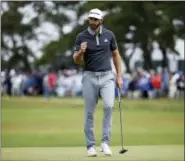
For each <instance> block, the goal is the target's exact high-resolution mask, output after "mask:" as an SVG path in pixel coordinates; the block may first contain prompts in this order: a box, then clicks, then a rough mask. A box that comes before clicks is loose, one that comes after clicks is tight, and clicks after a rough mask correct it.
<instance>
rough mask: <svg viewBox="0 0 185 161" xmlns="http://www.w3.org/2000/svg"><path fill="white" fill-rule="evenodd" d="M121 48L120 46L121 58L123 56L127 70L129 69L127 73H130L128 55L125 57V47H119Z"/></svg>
mask: <svg viewBox="0 0 185 161" xmlns="http://www.w3.org/2000/svg"><path fill="white" fill-rule="evenodd" d="M119 46H120V48H119V52H120V56H121V58H122V60H123V61H124V63H125V66H126V68H127V69H126V71H127V72H128V73H130V66H129V60H128V58H127V57H126V55H125V49H124V46H123V45H119Z"/></svg>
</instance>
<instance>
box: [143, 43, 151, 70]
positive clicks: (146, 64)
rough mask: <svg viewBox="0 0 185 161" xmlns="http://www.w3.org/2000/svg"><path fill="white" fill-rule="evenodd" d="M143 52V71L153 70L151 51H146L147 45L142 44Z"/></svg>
mask: <svg viewBox="0 0 185 161" xmlns="http://www.w3.org/2000/svg"><path fill="white" fill-rule="evenodd" d="M141 47H142V50H143V58H144V69H145V70H147V71H148V70H150V69H153V63H152V59H151V51H150V50H148V49H147V44H143V45H142V46H141Z"/></svg>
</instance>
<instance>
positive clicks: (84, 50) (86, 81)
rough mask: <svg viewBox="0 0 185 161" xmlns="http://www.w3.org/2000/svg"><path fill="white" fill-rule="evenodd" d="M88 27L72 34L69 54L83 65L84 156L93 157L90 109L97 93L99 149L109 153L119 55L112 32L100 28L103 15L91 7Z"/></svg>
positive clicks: (95, 100)
mask: <svg viewBox="0 0 185 161" xmlns="http://www.w3.org/2000/svg"><path fill="white" fill-rule="evenodd" d="M88 23H89V27H88V28H87V29H86V30H84V31H82V32H81V33H79V34H78V35H77V37H76V42H75V48H74V49H75V51H74V55H73V59H74V62H75V63H76V64H82V63H83V64H84V74H83V78H82V84H83V97H84V106H85V107H84V133H85V138H86V145H87V153H88V156H97V152H96V144H95V136H94V112H95V108H96V104H97V102H98V97H99V95H100V96H101V98H102V100H103V103H104V108H103V112H104V116H103V122H102V138H101V151H102V152H103V153H104V154H105V155H108V156H111V155H112V152H111V149H110V147H109V146H110V137H111V127H112V111H113V106H114V99H115V79H116V84H117V87H118V88H121V87H122V72H121V61H120V60H121V58H120V54H119V51H118V46H117V43H116V38H115V35H114V33H113V32H112V31H110V30H108V29H106V28H104V27H103V25H102V23H103V14H102V11H100V10H99V9H97V8H96V9H92V10H91V11H90V12H89V15H88ZM111 56H112V57H113V62H114V65H115V68H116V72H117V74H116V78H115V75H114V74H113V72H112V69H111V62H110V59H111Z"/></svg>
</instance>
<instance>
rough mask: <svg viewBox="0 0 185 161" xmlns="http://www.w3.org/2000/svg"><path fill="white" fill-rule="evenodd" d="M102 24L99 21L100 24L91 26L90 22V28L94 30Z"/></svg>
mask: <svg viewBox="0 0 185 161" xmlns="http://www.w3.org/2000/svg"><path fill="white" fill-rule="evenodd" d="M100 25H101V23H99V24H97V25H96V26H93V27H92V26H91V25H90V24H89V26H90V28H91V29H92V30H96V29H97V28H98V27H100Z"/></svg>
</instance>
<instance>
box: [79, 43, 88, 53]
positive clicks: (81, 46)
mask: <svg viewBox="0 0 185 161" xmlns="http://www.w3.org/2000/svg"><path fill="white" fill-rule="evenodd" d="M86 49H87V42H82V43H81V45H80V50H81V51H82V52H83V53H85V51H86Z"/></svg>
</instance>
